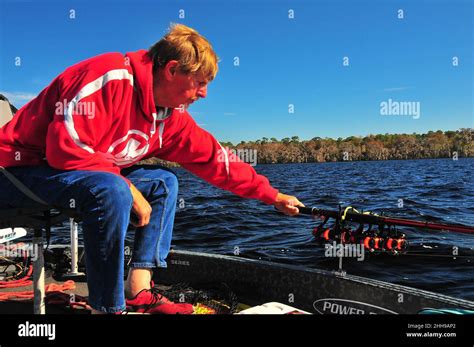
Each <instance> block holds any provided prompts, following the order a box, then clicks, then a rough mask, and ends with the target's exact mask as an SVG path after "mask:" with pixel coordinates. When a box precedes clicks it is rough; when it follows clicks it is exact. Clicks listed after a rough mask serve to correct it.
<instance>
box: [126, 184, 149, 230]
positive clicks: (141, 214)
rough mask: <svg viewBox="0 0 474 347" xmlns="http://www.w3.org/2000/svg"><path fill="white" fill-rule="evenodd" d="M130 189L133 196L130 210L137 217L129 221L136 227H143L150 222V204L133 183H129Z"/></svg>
mask: <svg viewBox="0 0 474 347" xmlns="http://www.w3.org/2000/svg"><path fill="white" fill-rule="evenodd" d="M130 191H131V192H132V196H133V206H132V212H133V213H134V214H135V216H136V217H137V219H136V221H133V220H130V223H131V224H132V225H133V226H135V227H137V228H139V227H144V226H145V225H147V224H148V223H150V217H151V206H150V204H149V203H148V201H147V200H146V199H145V198H144V197H143V195H142V193H140V191H139V190H138V189H137V187H135V186H134V185H133V184H132V185H130Z"/></svg>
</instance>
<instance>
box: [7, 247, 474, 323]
mask: <svg viewBox="0 0 474 347" xmlns="http://www.w3.org/2000/svg"><path fill="white" fill-rule="evenodd" d="M69 249H70V247H69V245H53V246H51V249H50V250H49V251H50V252H51V254H54V256H53V255H51V256H47V257H46V259H47V260H48V258H49V259H50V260H52V259H54V260H55V261H56V262H57V263H56V264H53V265H54V266H53V267H55V268H56V270H57V271H61V269H60V268H61V264H69V262H68V261H67V259H66V260H64V259H63V260H60V257H64V256H65V254H68V253H69ZM79 253H80V254H82V248H80V251H79ZM79 258H81V256H80V257H79ZM80 267H82V265H80ZM63 270H64V269H63ZM47 273H48V272H47ZM64 274H65V273H63V275H64ZM153 279H154V283H155V286H156V288H157V289H158V290H161V291H163V293H165V294H167V295H168V296H170V297H172V298H173V299H174V300H175V301H179V300H181V301H187V302H192V303H193V304H195V305H197V306H199V305H202V306H204V307H210V306H211V307H212V311H211V312H212V313H226V314H228V313H236V314H238V313H246V312H248V311H250V312H251V313H279V311H278V308H281V313H288V312H289V311H288V309H287V308H289V307H290V308H293V310H296V312H301V313H312V314H343V315H346V314H357V315H361V314H419V313H424V312H457V313H469V312H474V302H472V301H468V300H463V299H458V298H454V297H450V296H446V295H442V294H437V293H433V292H429V291H426V290H420V289H415V288H411V287H407V286H402V285H397V284H393V283H388V282H383V281H379V280H374V279H369V278H365V277H360V276H354V275H350V274H346V273H344V272H342V273H341V272H338V271H327V270H320V269H308V268H305V267H302V266H296V265H286V264H278V263H274V262H269V261H262V260H255V259H247V258H243V257H239V256H228V255H218V254H208V253H199V252H191V251H184V250H172V251H171V252H170V255H169V257H168V268H166V269H155V271H154V276H153ZM67 281H70V278H69V277H67V276H64V277H63V276H62V275H61V274H58V273H57V272H56V273H55V274H53V273H50V274H49V275H48V276H47V278H46V284H47V285H48V284H51V283H54V284H55V285H56V286H58V287H61V286H62V285H64V284H65V283H68V282H67ZM30 288H31V287H30ZM15 289H16V290H17V288H9V289H0V297H1V294H5V293H7V292H8V291H12V290H15ZM22 290H24V289H22ZM60 292H61V293H63V294H64V295H65V298H66V299H65V300H64V297H63V300H62V301H61V300H58V299H59V296H60V295H58V293H53V295H52V298H53V299H54V300H49V299H48V295H47V296H46V303H47V309H46V312H47V313H65V312H68V313H85V312H86V311H87V310H83V308H84V307H83V306H84V305H72V306H71V305H69V304H70V300H69V299H70V297H75V298H81V300H87V286H86V282H85V277H82V278H77V277H76V279H75V286H74V289H72V290H65V291H60ZM58 301H59V302H58ZM78 303H79V300H78ZM209 303H212V305H210V304H209ZM55 304H56V305H55ZM73 306H75V307H73ZM251 308H253V311H252V310H250V309H251ZM293 310H290V311H291V312H293ZM32 312H33V306H32V304H31V301H26V302H25V301H23V300H10V301H2V302H0V314H7V313H32Z"/></svg>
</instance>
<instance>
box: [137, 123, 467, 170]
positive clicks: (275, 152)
mask: <svg viewBox="0 0 474 347" xmlns="http://www.w3.org/2000/svg"><path fill="white" fill-rule="evenodd" d="M473 130H474V129H472V128H463V129H459V130H456V131H445V132H443V131H441V130H438V131H429V132H428V133H425V134H411V135H410V134H379V135H369V136H365V137H356V136H351V137H347V138H345V139H343V138H338V139H337V140H334V139H331V138H320V137H314V138H313V139H311V140H306V141H300V140H299V138H298V136H293V137H292V138H288V137H287V138H283V139H281V140H277V139H276V138H270V139H268V138H265V137H264V138H262V139H261V140H256V141H248V142H245V141H241V142H240V143H239V144H237V145H234V144H232V143H231V142H221V145H222V146H223V147H224V148H226V150H227V151H228V152H232V153H233V154H234V155H235V156H237V157H239V158H240V159H241V160H242V161H245V162H248V163H251V164H253V165H258V164H291V163H295V164H296V163H327V162H348V161H351V162H355V161H385V160H418V159H453V160H457V159H461V158H473V157H474V141H473ZM142 163H144V164H162V165H166V166H170V167H177V166H179V165H178V164H176V163H168V162H165V161H163V160H160V159H158V158H150V159H146V160H144V161H142Z"/></svg>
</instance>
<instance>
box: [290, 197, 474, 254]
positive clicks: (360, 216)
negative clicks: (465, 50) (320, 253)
mask: <svg viewBox="0 0 474 347" xmlns="http://www.w3.org/2000/svg"><path fill="white" fill-rule="evenodd" d="M298 209H299V211H300V213H301V214H305V215H311V216H314V217H319V218H322V219H323V221H322V222H321V223H320V224H319V225H318V226H317V227H315V228H314V229H313V235H314V236H315V238H316V239H317V240H319V241H336V242H340V243H342V244H362V245H363V246H364V248H365V249H366V250H368V251H370V252H376V253H381V252H389V253H391V254H400V253H406V251H407V249H408V240H407V239H406V235H405V234H404V233H402V232H400V231H399V230H398V229H397V227H413V228H419V229H425V230H446V231H454V232H458V233H466V234H471V235H474V227H473V226H468V225H462V224H447V223H434V222H426V221H416V220H409V219H402V218H394V217H389V216H383V215H378V214H375V213H372V212H359V211H357V210H356V209H354V208H353V207H350V206H349V207H346V208H342V207H341V206H339V210H325V209H319V208H316V207H298ZM330 219H333V220H334V225H333V226H332V227H326V223H327V222H328V221H329V220H330ZM351 223H358V224H359V226H358V227H357V228H354V227H352V226H351ZM374 227H376V228H374Z"/></svg>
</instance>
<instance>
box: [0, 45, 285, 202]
mask: <svg viewBox="0 0 474 347" xmlns="http://www.w3.org/2000/svg"><path fill="white" fill-rule="evenodd" d="M152 67H153V64H152V62H151V60H150V58H149V57H148V55H147V54H146V51H145V50H140V51H137V52H131V53H127V54H126V55H125V56H124V55H122V54H121V53H107V54H103V55H99V56H97V57H93V58H91V59H88V60H85V61H83V62H80V63H79V64H76V65H74V66H72V67H70V68H68V69H67V70H66V71H64V72H63V73H62V74H60V75H59V76H58V77H56V78H55V79H54V80H53V81H52V82H51V84H50V85H49V86H48V87H47V88H46V89H44V90H43V91H42V92H41V93H40V94H39V95H38V96H37V97H36V98H35V99H33V100H32V101H30V102H29V103H28V104H26V105H25V106H23V107H22V108H21V109H20V110H18V112H17V113H16V114H15V116H14V117H13V119H12V120H11V121H10V122H9V123H8V124H6V125H5V126H4V127H2V128H0V166H4V167H10V166H24V165H42V164H45V163H46V162H47V163H48V164H49V165H50V166H51V167H53V168H56V169H61V170H90V171H105V172H110V173H113V174H116V175H119V176H120V177H122V178H124V179H125V181H127V183H128V184H130V182H129V181H128V180H127V179H126V178H125V177H123V176H121V175H120V170H121V169H122V168H126V167H129V166H132V165H133V164H135V163H136V162H138V161H140V160H143V159H146V158H150V157H157V158H161V159H165V160H168V161H172V162H177V163H179V164H180V165H181V166H183V167H184V168H185V169H187V170H189V171H191V172H192V173H194V174H195V175H197V176H199V177H201V178H202V179H204V180H206V181H207V182H209V183H211V184H213V185H215V186H216V187H219V188H221V189H225V190H229V191H231V192H233V193H234V194H237V195H239V196H241V197H245V198H253V199H259V200H261V201H263V202H265V203H267V204H271V203H273V202H274V201H275V198H276V195H277V193H278V191H277V190H276V189H275V188H273V187H272V186H271V185H270V183H269V181H268V179H267V178H266V177H264V176H262V175H258V174H257V173H256V172H255V170H254V169H253V168H252V167H251V166H250V165H249V164H247V163H244V162H242V161H241V160H240V159H239V158H238V157H237V156H236V155H234V154H233V153H232V152H229V151H228V150H226V149H224V148H223V147H222V146H221V145H220V144H219V142H218V141H217V140H216V139H215V138H214V137H213V136H212V135H211V134H210V133H208V132H207V131H205V130H203V129H201V128H200V127H199V126H198V125H197V124H196V122H195V121H194V120H193V119H192V118H191V116H190V115H189V113H188V112H187V111H186V110H183V109H162V110H160V109H158V110H157V109H156V107H155V102H154V99H153V75H152Z"/></svg>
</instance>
